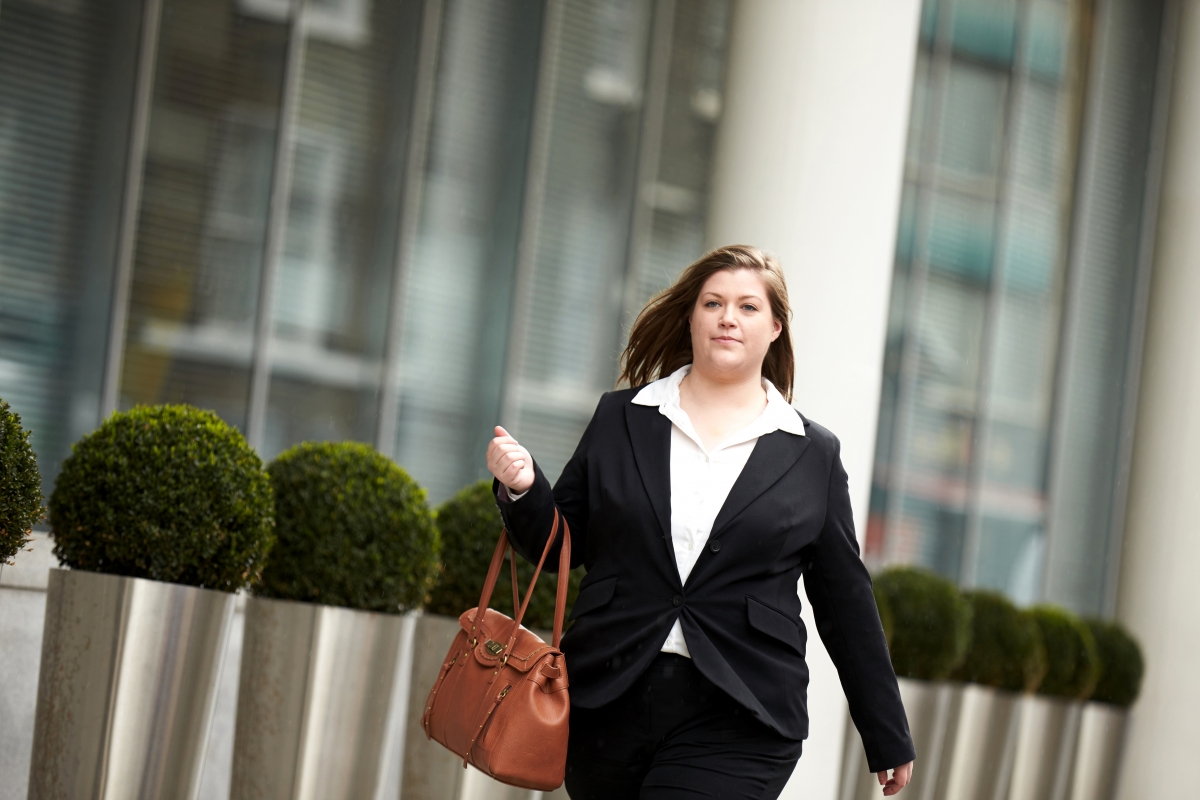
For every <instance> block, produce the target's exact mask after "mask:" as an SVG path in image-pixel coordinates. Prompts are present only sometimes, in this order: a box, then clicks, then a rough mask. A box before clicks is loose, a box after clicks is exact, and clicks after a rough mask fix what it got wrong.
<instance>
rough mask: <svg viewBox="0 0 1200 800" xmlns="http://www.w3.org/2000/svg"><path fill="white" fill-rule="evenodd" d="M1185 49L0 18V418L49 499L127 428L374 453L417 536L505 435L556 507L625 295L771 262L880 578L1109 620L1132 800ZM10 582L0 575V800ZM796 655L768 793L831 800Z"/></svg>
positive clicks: (12, 753) (1002, 30) (497, 7)
mask: <svg viewBox="0 0 1200 800" xmlns="http://www.w3.org/2000/svg"><path fill="white" fill-rule="evenodd" d="M1198 53H1200V3H1197V2H1195V0H924V2H920V0H387V1H386V2H384V1H383V0H2V2H0V397H3V398H4V399H6V400H7V401H9V402H10V403H11V404H12V405H13V407H14V408H15V409H16V410H17V411H18V412H19V413H20V414H21V415H22V417H23V420H24V423H25V425H26V427H28V428H30V429H31V430H32V431H33V444H34V446H35V449H36V450H37V453H38V456H39V460H40V464H41V468H42V474H43V477H44V481H45V491H46V493H47V494H49V491H50V489H51V487H52V486H53V481H54V477H55V475H56V473H57V471H58V467H59V464H60V463H61V461H62V459H63V458H64V457H65V456H66V454H67V453H68V452H69V448H70V444H71V443H72V442H73V441H75V440H76V439H78V438H79V437H80V436H81V435H83V434H85V433H87V432H88V431H90V430H92V429H93V428H94V427H95V426H96V425H97V424H98V423H99V421H100V420H101V419H102V418H103V417H104V416H105V415H107V414H108V413H110V412H111V411H113V410H115V409H124V408H129V407H131V406H133V405H135V404H138V403H164V402H171V403H177V402H186V403H191V404H194V405H197V406H201V407H204V408H211V409H214V410H216V411H217V412H218V413H219V414H220V415H221V416H222V417H224V418H225V419H226V420H227V421H229V422H231V423H233V424H235V425H237V426H239V427H240V428H241V429H242V430H243V431H244V432H245V434H246V436H247V437H248V439H249V440H250V442H251V443H252V444H253V445H254V446H255V447H257V448H258V450H259V451H260V453H261V454H262V455H263V456H264V458H267V459H269V458H272V457H273V456H274V455H276V454H277V453H279V452H280V451H281V450H283V449H285V448H287V447H288V446H290V445H292V444H295V443H297V442H300V441H304V440H325V439H354V440H360V441H365V442H369V443H372V444H373V445H374V446H375V447H377V448H378V449H379V450H380V451H382V452H384V453H386V454H388V455H390V456H392V457H394V458H395V459H396V460H397V461H398V462H399V463H400V464H401V465H402V466H404V467H405V468H406V469H408V470H409V471H410V472H411V473H412V474H413V475H414V476H415V477H416V478H417V479H418V480H419V481H420V482H421V483H422V484H423V485H424V486H426V487H427V488H428V489H429V492H430V496H431V500H433V501H434V502H438V501H440V500H442V499H444V498H445V497H447V496H448V495H449V494H451V493H452V492H454V491H455V490H457V489H458V488H459V487H461V486H463V485H464V484H467V483H469V482H472V481H474V480H477V479H479V478H481V477H483V476H484V475H485V474H486V469H485V467H484V464H483V459H482V452H483V449H484V447H485V445H486V442H487V440H488V439H489V438H490V436H491V428H492V426H493V425H494V424H496V423H497V422H500V423H501V424H503V425H505V426H506V427H508V428H509V430H510V431H512V432H514V434H515V435H517V436H518V437H520V438H521V440H522V442H523V443H524V444H526V445H527V446H528V447H529V448H530V450H531V451H533V453H534V454H535V455H536V456H537V458H538V460H539V463H541V464H542V466H543V467H544V468H545V469H546V471H547V473H548V474H550V475H551V477H553V476H556V475H557V473H558V471H559V470H560V469H561V467H562V465H563V463H564V462H565V461H566V459H567V457H568V456H569V455H570V453H571V452H572V450H573V449H574V446H575V443H576V441H577V439H578V437H579V435H580V433H581V432H582V430H583V427H584V425H585V424H586V422H587V420H588V418H589V416H590V414H591V412H592V410H593V408H594V407H595V403H596V401H597V399H598V396H599V395H600V393H602V392H604V391H606V390H609V389H611V388H612V386H613V382H614V380H615V378H616V374H617V371H618V363H617V357H618V354H619V352H620V349H621V347H622V344H623V337H624V334H625V331H626V330H627V328H628V325H629V323H630V322H631V320H632V317H633V315H634V314H636V312H637V311H638V309H640V308H641V306H642V304H643V303H644V302H645V301H646V299H648V298H649V297H650V296H651V295H652V294H653V293H654V292H655V291H657V290H658V289H660V288H662V287H663V286H665V285H666V284H667V283H669V282H670V281H671V280H672V279H673V277H674V276H675V275H676V274H677V273H678V271H679V270H680V269H682V267H683V266H685V265H686V264H687V263H688V262H690V261H691V260H693V259H694V258H696V257H697V256H699V255H700V254H701V253H702V252H703V251H704V250H705V249H706V247H709V246H714V245H717V244H724V243H729V242H732V241H748V242H750V243H754V244H758V245H760V246H762V247H764V248H766V249H769V250H773V251H775V252H776V253H778V254H779V255H780V256H781V257H782V260H783V262H784V265H785V268H786V269H787V273H788V276H789V286H790V290H791V293H792V295H793V298H792V299H793V307H794V309H795V315H796V321H795V326H794V329H795V337H796V348H797V353H798V365H799V369H798V371H797V376H798V377H797V386H796V396H797V400H796V404H797V406H798V407H799V408H800V409H801V410H802V411H803V412H804V413H805V414H807V415H809V416H811V417H813V418H815V419H817V420H819V421H821V422H822V423H824V424H826V425H828V426H829V427H831V428H832V429H833V430H834V431H835V432H836V433H838V434H839V436H841V438H842V440H843V442H844V458H845V460H846V463H847V466H848V468H849V469H850V472H851V478H852V481H851V488H852V491H853V492H854V500H855V503H856V509H857V513H858V520H859V533H860V538H861V541H862V543H863V548H864V558H865V559H866V560H867V562H868V564H869V565H870V566H871V567H873V568H877V567H881V566H883V565H886V564H890V563H896V562H905V563H915V564H920V565H924V566H926V567H929V568H931V569H934V570H936V571H938V572H940V573H942V574H944V575H946V576H948V577H950V578H952V579H955V580H957V581H958V582H959V583H961V584H962V585H964V586H986V587H992V588H996V589H999V590H1001V591H1003V592H1005V593H1007V594H1008V595H1010V596H1011V597H1012V598H1013V599H1014V600H1017V601H1018V602H1020V603H1032V602H1037V601H1041V600H1046V601H1052V602H1055V603H1059V604H1062V605H1065V606H1067V607H1069V608H1071V609H1073V610H1075V611H1077V612H1079V613H1084V614H1098V615H1104V616H1113V615H1117V616H1120V617H1121V618H1123V619H1124V620H1125V621H1126V622H1127V623H1128V624H1129V625H1130V627H1131V628H1132V629H1133V630H1134V632H1135V633H1137V634H1138V635H1139V636H1140V637H1141V638H1142V640H1143V642H1144V643H1145V645H1146V649H1147V661H1148V665H1149V672H1148V677H1147V684H1146V687H1147V688H1146V692H1145V695H1144V698H1143V700H1142V701H1141V703H1140V704H1139V707H1138V713H1137V717H1136V720H1137V721H1136V722H1135V726H1134V733H1133V738H1132V741H1131V747H1132V748H1133V749H1132V752H1131V756H1130V758H1129V759H1128V760H1127V763H1128V765H1129V767H1128V769H1127V770H1126V774H1125V780H1124V783H1123V784H1122V788H1121V792H1122V796H1123V797H1128V798H1135V797H1166V796H1173V795H1172V794H1171V792H1172V789H1170V788H1169V787H1174V786H1176V785H1177V784H1179V783H1182V782H1181V781H1178V779H1176V778H1174V777H1173V775H1172V774H1171V769H1172V768H1175V769H1178V767H1179V766H1182V765H1183V764H1186V763H1188V762H1187V760H1186V756H1187V755H1188V754H1189V753H1188V751H1187V749H1186V745H1187V743H1188V742H1196V741H1200V690H1197V689H1195V688H1188V687H1186V686H1183V685H1181V684H1185V683H1189V682H1188V681H1186V680H1185V679H1184V677H1183V676H1185V675H1186V674H1187V673H1186V672H1185V670H1186V669H1187V668H1188V667H1190V666H1191V663H1192V661H1191V659H1192V656H1193V655H1195V656H1200V653H1198V652H1196V651H1197V650H1200V645H1196V644H1194V643H1192V644H1186V645H1183V644H1180V638H1181V637H1182V638H1183V639H1190V641H1191V642H1195V641H1196V640H1197V639H1200V636H1197V634H1200V630H1197V628H1198V627H1200V626H1197V624H1196V622H1195V620H1194V619H1188V618H1186V617H1184V616H1182V615H1183V614H1184V612H1185V609H1186V602H1187V600H1189V599H1190V597H1191V594H1190V591H1189V590H1190V588H1191V583H1192V579H1191V578H1190V576H1189V575H1188V572H1187V571H1186V566H1185V565H1187V564H1189V563H1196V561H1195V557H1200V552H1196V551H1197V545H1196V543H1195V541H1194V540H1195V537H1194V536H1192V535H1191V534H1190V530H1189V529H1188V523H1190V515H1189V514H1188V512H1189V511H1190V510H1191V509H1192V507H1193V506H1194V501H1193V500H1192V499H1191V498H1193V497H1195V496H1200V489H1197V488H1196V487H1197V479H1200V464H1198V463H1196V459H1195V456H1193V455H1192V453H1194V452H1195V450H1196V448H1197V447H1198V446H1200V427H1198V425H1197V423H1200V416H1198V415H1197V412H1196V411H1195V410H1194V407H1196V406H1197V402H1196V401H1197V399H1198V398H1197V397H1196V395H1197V392H1200V389H1198V388H1197V387H1200V383H1197V380H1200V363H1196V357H1195V355H1194V353H1195V351H1196V347H1195V345H1196V344H1198V343H1200V330H1197V323H1196V321H1195V311H1194V309H1195V308H1196V307H1197V306H1198V305H1200V269H1198V268H1197V267H1196V264H1197V263H1200V233H1197V232H1196V231H1197V226H1196V225H1195V220H1197V219H1200V217H1198V216H1197V215H1198V214H1200V163H1198V161H1197V159H1200V155H1194V154H1197V153H1200V55H1197V54H1198ZM1148 320H1149V324H1148ZM1131 486H1132V489H1131ZM35 550H36V552H35V553H34V554H31V555H29V554H25V555H22V557H21V560H19V561H18V564H17V566H15V567H11V568H7V569H6V571H5V572H4V573H3V574H2V575H0V638H3V640H4V642H5V644H4V646H3V647H2V648H0V671H2V672H4V673H5V674H8V675H17V674H21V675H24V676H25V678H23V679H16V678H15V679H14V680H13V681H12V682H6V683H2V684H0V798H5V800H7V798H23V797H24V782H25V779H26V775H27V772H28V766H29V765H28V759H29V752H30V751H29V740H30V737H31V735H32V713H33V704H34V688H35V686H29V685H27V684H29V683H30V681H32V683H33V684H36V675H37V659H38V655H39V653H40V649H39V643H40V630H41V628H40V624H41V623H40V619H41V616H40V615H41V613H42V612H41V605H39V603H41V602H42V601H41V600H40V597H41V596H40V594H39V587H44V585H45V579H44V572H45V569H46V567H47V566H48V565H49V564H51V563H52V559H50V558H49V556H48V555H47V551H48V543H47V540H46V538H45V536H41V537H39V539H38V542H37V545H36V548H35ZM27 555H28V557H27ZM39 570H40V573H39ZM39 575H40V577H39ZM810 642H813V645H812V647H813V649H814V651H816V652H814V653H813V654H812V656H811V658H812V660H813V662H814V696H813V700H812V709H813V715H814V726H813V739H812V740H811V741H810V742H809V744H808V745H807V747H806V756H805V758H804V759H803V760H802V761H801V766H800V769H799V770H798V771H797V774H796V776H795V777H794V778H793V781H792V784H791V788H789V793H791V794H789V796H796V797H799V796H804V797H825V798H832V797H834V795H835V793H836V781H837V769H838V766H837V765H838V764H839V763H840V759H839V758H838V754H839V753H840V748H841V736H840V729H841V726H842V724H843V720H844V714H845V712H844V704H843V703H842V701H841V699H840V690H839V689H838V686H837V682H836V678H835V677H834V676H833V675H832V673H831V670H832V668H831V666H830V665H829V664H828V661H827V659H826V658H825V657H824V656H823V655H822V653H821V651H820V647H819V644H817V643H816V640H815V637H814V638H813V639H811V640H810ZM22 681H24V683H22ZM1188 692H1190V694H1188ZM1181 693H1182V694H1181ZM206 791H208V788H207V787H206ZM214 791H216V793H215V794H210V795H206V796H211V797H219V796H220V793H219V790H214Z"/></svg>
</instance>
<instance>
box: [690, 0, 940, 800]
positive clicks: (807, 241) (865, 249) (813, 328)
mask: <svg viewBox="0 0 1200 800" xmlns="http://www.w3.org/2000/svg"><path fill="white" fill-rule="evenodd" d="M920 6H921V4H920V1H919V0H737V2H736V3H735V6H734V16H733V31H732V41H731V44H730V52H729V73H728V78H727V84H726V87H727V88H726V103H725V109H724V112H723V116H722V121H721V127H720V130H719V132H718V139H717V152H716V164H715V175H714V185H713V200H712V206H711V209H710V219H709V224H708V230H709V237H710V244H711V245H712V246H717V245H722V244H732V243H744V244H753V245H757V246H758V247H761V248H763V249H765V250H769V251H771V252H773V253H775V254H776V255H778V256H779V258H780V259H781V260H782V262H783V266H784V269H785V271H786V273H787V281H788V292H789V294H790V296H791V301H792V308H793V313H794V318H793V321H792V325H793V327H792V332H793V342H794V346H795V349H796V367H797V372H796V386H795V395H796V396H795V405H796V406H797V407H798V408H799V409H800V410H801V411H802V412H803V413H804V414H805V415H806V416H810V417H811V418H812V419H814V420H816V421H817V422H820V423H821V424H822V425H825V426H826V427H828V428H829V429H830V430H832V431H833V432H834V433H836V434H837V435H838V436H839V437H840V438H841V440H842V459H843V461H844V463H845V465H846V469H847V471H848V472H849V474H850V491H851V497H852V500H853V502H854V510H855V521H856V523H857V525H858V532H859V536H860V538H861V536H862V535H863V533H864V530H865V526H866V514H867V500H868V492H869V488H870V481H871V461H872V458H873V455H874V448H875V427H876V422H877V418H878V413H879V391H880V380H881V375H882V368H883V346H884V334H885V326H886V324H887V309H888V298H889V292H890V288H891V276H892V265H893V257H894V252H895V240H896V227H897V218H898V212H899V205H900V186H901V179H902V176H903V170H904V147H905V142H906V138H907V132H908V118H909V98H910V95H911V90H912V80H913V66H914V61H915V58H916V50H917V23H918V18H919V13H920ZM806 606H807V604H806ZM805 624H807V625H808V626H809V630H810V631H811V630H814V628H813V625H812V619H811V617H810V616H809V615H808V612H807V611H806V612H805ZM808 660H809V665H810V668H811V670H812V684H811V686H810V689H809V713H810V716H811V718H812V724H811V731H810V736H809V740H808V742H806V745H805V752H804V756H803V757H802V758H801V759H800V766H799V767H798V768H797V770H796V774H795V775H794V776H793V778H792V781H791V783H790V784H789V785H788V788H787V789H786V790H785V792H784V795H783V796H784V797H785V798H800V797H803V798H805V799H806V800H826V799H828V800H833V798H834V797H835V796H836V792H837V782H838V770H839V767H840V763H841V751H842V730H843V726H844V725H845V719H846V712H845V702H844V700H843V699H842V690H841V686H840V685H839V683H838V680H837V674H836V672H835V670H834V669H833V666H832V663H831V662H830V660H829V657H828V655H827V654H826V653H825V651H824V648H823V647H822V646H821V645H820V643H819V640H818V637H816V636H815V635H814V636H811V637H810V638H809V659H808Z"/></svg>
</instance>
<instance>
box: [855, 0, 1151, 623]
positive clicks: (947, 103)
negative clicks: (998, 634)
mask: <svg viewBox="0 0 1200 800" xmlns="http://www.w3.org/2000/svg"><path fill="white" fill-rule="evenodd" d="M1152 6H1156V4H1138V3H1127V2H1118V3H1115V4H1110V7H1106V8H1105V9H1103V14H1105V15H1108V16H1111V17H1112V20H1109V21H1108V22H1106V23H1105V24H1099V23H1097V22H1096V19H1097V18H1096V16H1094V14H1095V12H1096V9H1095V8H1093V5H1092V4H1091V3H1087V2H1083V0H1071V1H1070V2H1067V1H1066V0H1061V1H1060V0H953V1H952V0H940V1H938V2H935V1H934V0H929V2H926V3H925V4H924V6H923V12H922V21H921V43H920V51H919V55H918V59H917V67H916V73H915V74H916V80H915V86H914V92H913V100H912V117H911V124H910V129H909V144H908V149H907V165H906V183H905V189H904V196H903V202H902V210H901V215H900V226H899V232H898V237H897V250H896V277H895V282H894V286H893V297H892V305H891V310H890V319H889V324H888V344H887V353H886V357H885V374H884V381H883V395H882V403H881V408H880V424H879V438H878V444H877V448H876V468H875V477H874V482H873V487H872V494H871V512H870V521H869V523H868V529H867V541H866V557H867V559H868V561H870V562H871V563H873V564H876V565H878V564H881V563H888V562H893V561H903V562H911V563H917V564H921V565H924V566H927V567H930V568H933V569H936V570H938V571H939V572H941V573H943V574H945V575H948V576H950V577H953V578H956V579H957V580H959V581H960V582H961V583H963V584H966V585H980V586H985V587H989V588H995V589H999V590H1001V591H1004V592H1007V593H1008V594H1009V595H1010V596H1012V597H1013V598H1014V599H1016V600H1019V601H1021V602H1032V601H1034V600H1037V599H1041V598H1050V599H1053V600H1055V601H1056V602H1059V603H1062V604H1064V605H1067V606H1070V607H1073V608H1076V609H1077V610H1079V611H1083V612H1087V613H1097V612H1101V611H1103V610H1104V596H1105V594H1106V592H1107V589H1106V588H1105V586H1106V585H1107V581H1108V578H1107V576H1106V570H1107V569H1108V567H1107V564H1106V556H1105V553H1106V551H1107V552H1111V550H1108V548H1110V547H1111V544H1110V542H1111V540H1112V536H1113V533H1112V532H1113V531H1114V530H1116V528H1117V525H1118V524H1119V521H1118V522H1114V517H1113V515H1114V513H1116V512H1115V511H1114V506H1113V505H1112V503H1111V498H1112V497H1114V495H1115V494H1117V495H1119V494H1120V492H1123V488H1121V487H1119V486H1118V485H1117V484H1115V483H1114V482H1113V480H1114V473H1113V472H1112V471H1111V470H1113V469H1114V464H1115V460H1114V459H1115V455H1116V446H1117V442H1118V441H1119V438H1120V431H1119V430H1118V429H1117V428H1116V427H1115V426H1116V420H1117V419H1119V418H1120V417H1121V411H1120V409H1121V407H1122V406H1121V404H1122V402H1123V399H1122V397H1121V392H1120V391H1113V390H1112V388H1111V387H1120V386H1121V385H1122V384H1123V382H1124V381H1125V380H1126V379H1127V375H1128V370H1129V369H1130V362H1129V361H1128V360H1127V357H1126V351H1125V350H1124V347H1125V343H1127V342H1128V341H1129V339H1130V337H1131V335H1132V334H1131V329H1130V327H1129V326H1130V324H1131V317H1130V309H1131V308H1132V302H1133V299H1132V292H1131V293H1130V294H1128V295H1125V296H1124V297H1122V298H1121V299H1118V298H1117V297H1116V295H1115V294H1104V295H1103V297H1101V295H1100V294H1098V293H1097V292H1096V291H1095V290H1094V289H1091V288H1090V287H1092V286H1095V285H1097V284H1102V285H1106V286H1113V285H1118V284H1120V285H1125V286H1130V285H1131V284H1130V283H1129V282H1130V281H1132V280H1133V276H1134V275H1135V274H1136V273H1137V270H1138V268H1139V265H1138V260H1137V257H1136V249H1137V243H1138V241H1139V231H1140V217H1139V215H1140V207H1141V206H1140V195H1139V194H1138V189H1137V188H1135V187H1140V186H1141V182H1142V181H1143V180H1144V174H1145V167H1146V160H1145V152H1146V151H1145V149H1144V148H1145V143H1146V141H1147V137H1148V131H1149V119H1150V114H1149V106H1148V104H1147V102H1146V101H1144V100H1142V99H1141V98H1142V97H1143V95H1142V94H1141V93H1142V92H1145V93H1147V94H1152V92H1150V91H1148V87H1152V86H1153V81H1154V77H1155V76H1154V66H1153V61H1152V54H1153V52H1155V49H1156V47H1157V44H1156V42H1157V33H1156V31H1157V27H1156V26H1157V20H1158V13H1159V12H1158V11H1157V10H1156V9H1155V8H1152ZM1101 34H1102V35H1103V36H1104V37H1106V38H1102V39H1099V40H1094V39H1093V37H1095V36H1098V35H1101ZM1089 59H1090V60H1089ZM1116 64H1119V65H1120V69H1121V70H1123V71H1121V72H1120V73H1119V74H1122V75H1125V76H1126V78H1125V80H1124V81H1123V82H1118V81H1116V80H1114V79H1112V78H1111V76H1113V75H1116V74H1118V72H1117V71H1114V66H1115V65H1116ZM1085 73H1088V74H1089V75H1091V76H1092V77H1091V78H1090V83H1089V82H1088V81H1085V80H1084V75H1085ZM1097 76H1099V77H1097ZM1105 76H1109V77H1107V78H1106V77H1105ZM1139 82H1140V86H1141V89H1140V90H1139V89H1137V88H1135V87H1136V86H1138V85H1139ZM1085 88H1086V90H1087V91H1088V92H1089V96H1088V97H1085V95H1084V93H1085ZM1091 106H1095V107H1096V108H1100V109H1102V111H1100V112H1098V113H1097V114H1096V115H1095V116H1094V117H1092V118H1091V121H1090V123H1089V125H1090V126H1091V127H1087V126H1084V125H1083V123H1082V120H1083V119H1084V109H1085V108H1088V107H1091ZM1087 140H1093V141H1101V142H1104V143H1105V146H1104V147H1102V148H1099V149H1097V148H1094V147H1093V148H1089V149H1083V150H1081V142H1083V141H1087ZM1122 146H1123V147H1125V148H1126V149H1125V150H1124V151H1123V152H1121V151H1119V148H1120V147H1122ZM1077 187H1082V189H1081V190H1079V191H1082V194H1081V195H1077V194H1076V192H1077ZM1120 187H1125V188H1124V189H1122V188H1120ZM1131 190H1132V191H1131ZM1101 242H1105V243H1106V245H1101ZM1105 246H1107V248H1108V249H1106V250H1104V255H1103V256H1101V255H1100V251H1101V249H1104V247H1105ZM1118 276H1120V277H1118ZM1101 331H1104V333H1100V332H1101ZM1097 336H1100V337H1101V338H1102V339H1103V340H1104V345H1103V347H1102V352H1103V353H1104V355H1103V356H1100V355H1099V353H1097V352H1096V351H1095V349H1094V347H1093V345H1094V344H1096V343H1097V341H1096V337H1097ZM1118 342H1120V343H1121V344H1118ZM1097 356H1099V357H1097ZM1105 381H1107V382H1109V385H1110V390H1109V391H1108V392H1103V390H1101V388H1100V387H1101V385H1102V384H1103V383H1104V382H1105ZM1101 408H1103V409H1104V411H1103V412H1100V409H1101ZM1085 453H1090V454H1092V455H1093V456H1096V457H1100V458H1102V459H1104V462H1103V463H1105V465H1106V466H1105V467H1103V468H1101V469H1099V470H1098V469H1097V468H1096V466H1095V464H1093V463H1089V462H1088V460H1087V457H1086V456H1085V455H1084V454H1085ZM1106 470H1108V471H1106ZM1081 476H1090V477H1089V478H1082V477H1081ZM1089 481H1090V482H1089ZM1085 486H1086V487H1087V488H1086V489H1085ZM1097 508H1100V509H1103V510H1097ZM1088 509H1090V510H1088ZM1085 519H1086V520H1087V521H1088V522H1087V524H1090V525H1092V526H1093V527H1091V528H1090V529H1089V528H1088V527H1087V524H1085V523H1084V520H1085ZM1068 553H1069V554H1071V555H1069V556H1068V555H1066V554H1068ZM1083 553H1087V554H1088V555H1087V557H1086V558H1081V557H1080V555H1081V554H1083Z"/></svg>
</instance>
